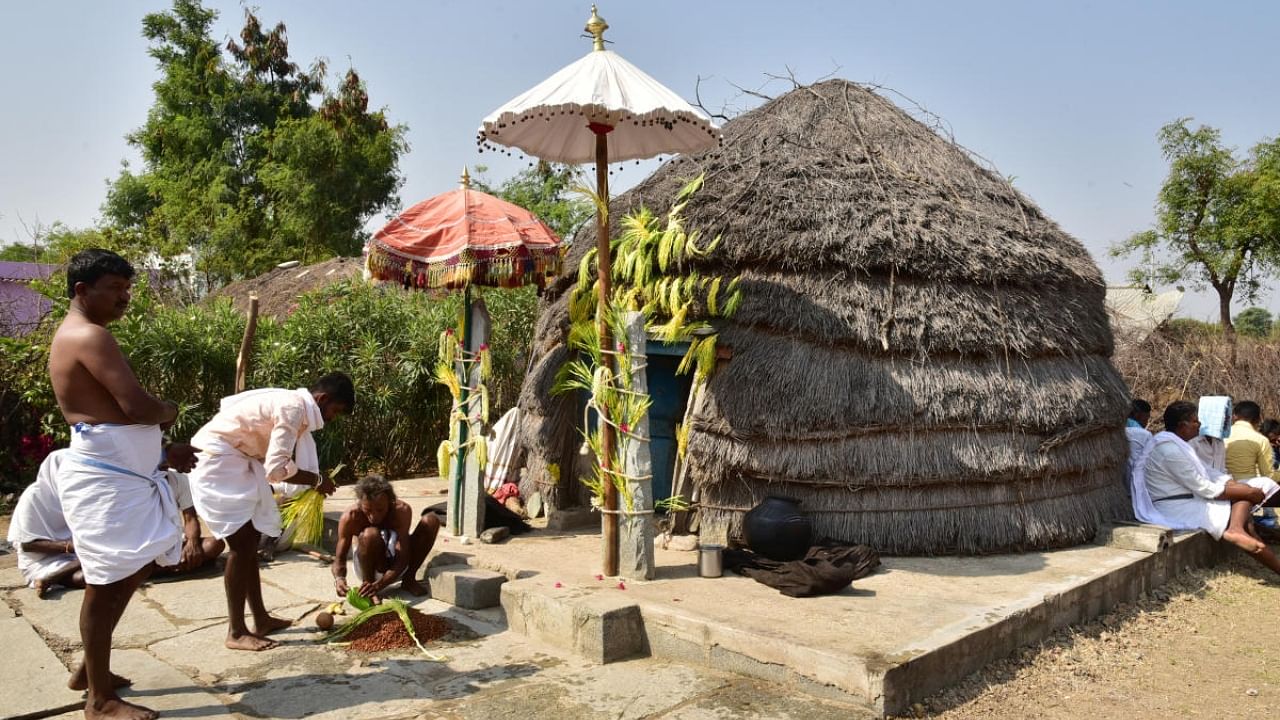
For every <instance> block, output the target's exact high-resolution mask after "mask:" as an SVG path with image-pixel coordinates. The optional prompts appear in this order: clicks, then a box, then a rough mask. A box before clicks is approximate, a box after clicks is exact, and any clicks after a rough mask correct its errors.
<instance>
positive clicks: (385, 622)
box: [343, 608, 453, 653]
mask: <svg viewBox="0 0 1280 720" xmlns="http://www.w3.org/2000/svg"><path fill="white" fill-rule="evenodd" d="M409 617H410V618H412V619H413V630H414V632H416V633H417V634H418V642H420V643H422V644H423V645H426V644H427V643H429V642H431V641H433V640H439V639H440V638H442V637H444V636H446V635H448V634H449V632H450V630H452V629H453V628H452V626H450V625H449V623H448V621H446V620H444V619H443V618H439V617H436V616H435V615H427V614H426V613H423V612H420V611H418V610H414V609H413V608H409ZM343 642H346V643H349V644H348V645H347V646H346V647H347V650H350V651H352V652H364V653H374V652H382V651H383V650H404V649H408V648H414V649H415V650H416V649H417V645H414V643H413V638H412V637H411V636H410V635H409V631H408V630H407V629H405V626H404V621H402V620H401V619H400V615H399V613H393V612H391V613H382V614H381V615H374V616H373V617H372V618H370V619H369V621H368V622H366V623H364V624H363V625H361V626H360V627H358V628H356V629H355V630H352V631H351V634H350V635H348V636H347V637H345V638H343Z"/></svg>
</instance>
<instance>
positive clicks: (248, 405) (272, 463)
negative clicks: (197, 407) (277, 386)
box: [191, 390, 307, 482]
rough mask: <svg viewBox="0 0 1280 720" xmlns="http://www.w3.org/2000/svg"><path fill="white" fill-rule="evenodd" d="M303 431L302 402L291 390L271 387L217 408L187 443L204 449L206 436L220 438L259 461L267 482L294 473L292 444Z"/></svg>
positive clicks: (303, 404) (287, 476) (278, 480)
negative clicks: (272, 388) (216, 412)
mask: <svg viewBox="0 0 1280 720" xmlns="http://www.w3.org/2000/svg"><path fill="white" fill-rule="evenodd" d="M306 431H307V406H306V401H305V400H303V399H302V397H301V396H299V395H298V393H296V392H294V391H293V390H275V391H272V392H264V393H259V394H256V395H253V396H250V397H247V398H245V399H243V400H241V401H239V402H237V403H236V404H234V405H232V406H231V407H228V408H224V409H222V410H220V411H218V414H217V415H214V416H213V419H212V420H210V421H209V422H207V423H205V426H204V427H202V428H200V431H199V432H197V433H196V434H195V437H193V438H191V444H192V445H195V446H196V447H198V448H206V447H207V446H208V444H209V438H213V439H216V440H220V441H222V443H224V444H226V445H229V446H231V447H233V448H235V449H236V450H238V451H239V452H240V453H242V454H244V455H246V456H248V457H251V458H254V459H256V460H259V461H261V462H262V467H263V468H264V469H265V470H266V473H267V482H280V481H281V480H284V479H285V478H289V477H293V476H294V475H295V474H296V473H297V472H298V466H297V465H296V464H295V463H294V461H293V447H294V445H296V444H297V443H298V437H299V436H300V435H301V434H302V433H304V432H306ZM202 440H203V442H202Z"/></svg>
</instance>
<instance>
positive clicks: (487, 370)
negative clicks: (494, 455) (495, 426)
mask: <svg viewBox="0 0 1280 720" xmlns="http://www.w3.org/2000/svg"><path fill="white" fill-rule="evenodd" d="M455 365H456V366H461V369H462V377H461V378H459V376H458V372H457V371H456V370H455V369H454V367H455ZM477 365H478V366H479V368H480V382H478V383H477V384H476V385H474V386H472V385H463V380H467V381H469V380H470V378H471V377H472V376H473V375H474V373H473V370H474V369H475V368H476V366H477ZM492 373H493V360H492V357H491V354H490V352H489V345H488V343H481V345H480V349H479V351H478V352H474V353H473V352H469V351H467V349H466V348H465V347H463V345H462V339H461V337H460V336H459V334H458V333H455V332H454V331H453V328H448V329H446V330H445V331H444V332H443V333H441V335H440V357H439V362H438V363H437V364H436V381H437V382H439V383H440V384H441V385H444V386H445V387H446V388H448V390H449V395H450V397H452V398H453V408H452V409H451V410H450V411H449V438H448V439H447V440H443V441H441V442H440V446H439V447H438V448H436V464H437V465H438V466H439V468H440V476H441V477H448V476H449V470H450V468H451V467H452V465H451V463H452V462H453V461H454V459H455V457H456V460H457V462H458V463H460V464H462V466H463V467H465V462H466V457H467V454H468V453H470V452H474V453H475V457H476V464H477V466H478V467H479V468H480V470H481V471H483V470H484V468H485V466H486V465H488V464H489V445H488V443H487V442H486V441H485V439H484V434H483V433H469V434H468V436H467V440H466V441H465V442H460V441H459V440H460V436H461V429H462V427H463V424H464V423H466V424H471V423H480V424H481V425H488V424H489V388H488V386H486V385H485V381H487V380H488V379H489V377H490V376H491V375H492ZM463 390H466V391H467V397H466V399H465V401H464V400H463V397H462V391H463Z"/></svg>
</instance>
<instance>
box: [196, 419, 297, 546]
mask: <svg viewBox="0 0 1280 720" xmlns="http://www.w3.org/2000/svg"><path fill="white" fill-rule="evenodd" d="M199 447H200V461H199V462H198V463H196V467H195V469H194V470H192V471H191V474H190V475H188V480H190V482H191V499H192V501H193V502H194V503H195V507H196V514H197V515H199V516H200V519H201V520H204V522H205V524H206V525H208V526H209V531H210V532H212V533H213V535H214V537H216V538H219V539H226V538H227V537H229V536H230V535H233V534H235V532H236V531H237V530H239V529H240V528H242V527H244V524H245V523H248V522H252V523H253V527H254V529H255V530H257V531H258V532H260V533H262V534H263V535H266V536H268V537H279V536H280V533H281V527H280V510H279V509H278V508H277V507H276V501H275V498H274V497H273V496H272V495H271V486H270V485H268V484H267V473H266V470H265V469H264V468H263V467H262V463H261V462H260V461H258V460H255V459H253V458H251V457H248V456H247V455H244V454H243V453H241V452H240V451H239V450H236V449H235V448H233V447H231V446H230V445H228V444H226V443H225V442H222V441H220V440H217V439H214V438H210V437H208V436H204V437H201V438H200V442H199Z"/></svg>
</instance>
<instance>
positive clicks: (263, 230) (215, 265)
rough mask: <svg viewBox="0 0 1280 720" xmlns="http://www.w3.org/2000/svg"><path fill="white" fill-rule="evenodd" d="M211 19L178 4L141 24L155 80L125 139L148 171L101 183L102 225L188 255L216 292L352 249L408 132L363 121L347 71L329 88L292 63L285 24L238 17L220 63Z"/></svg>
mask: <svg viewBox="0 0 1280 720" xmlns="http://www.w3.org/2000/svg"><path fill="white" fill-rule="evenodd" d="M216 17H217V13H216V12H214V11H213V10H209V9H206V8H204V7H202V6H201V5H200V2H199V0H174V3H173V8H172V9H171V10H170V11H168V12H159V13H152V14H150V15H147V16H146V17H145V18H144V19H143V22H142V27H143V35H144V36H145V37H146V38H147V39H148V40H149V41H150V43H151V47H150V51H149V52H150V54H151V56H152V57H153V58H155V60H156V63H157V65H158V66H159V69H160V72H161V78H160V80H159V81H157V82H156V83H155V85H154V86H153V87H154V91H155V102H154V104H153V105H152V107H151V110H150V112H149V113H148V116H147V121H146V123H145V124H144V125H143V126H142V127H141V128H139V129H138V130H136V131H134V132H133V133H132V134H130V135H129V137H128V140H129V143H130V144H131V145H133V146H135V147H137V148H138V149H139V151H140V152H141V154H142V160H143V165H144V168H143V170H142V172H139V173H134V172H132V171H131V170H130V169H129V168H128V167H127V166H126V167H125V168H123V169H122V171H121V173H120V175H119V176H118V177H117V178H116V179H115V180H114V181H113V182H112V183H111V184H110V187H109V190H108V195H107V200H106V203H105V205H104V206H103V212H104V215H105V218H106V220H107V222H108V223H109V224H110V226H111V227H113V228H115V229H116V230H117V231H119V232H122V233H128V234H130V235H132V236H133V237H134V238H135V239H136V241H137V244H138V245H140V246H143V247H146V248H148V249H151V250H154V251H156V252H158V253H159V254H160V255H162V256H165V257H172V256H175V255H180V254H183V253H187V252H190V253H191V254H192V258H193V259H194V262H195V264H196V267H197V269H198V270H200V271H201V272H203V273H205V274H206V276H207V277H208V279H209V280H210V281H211V282H212V283H213V284H218V283H221V282H226V281H229V280H233V279H236V278H240V277H246V276H252V275H256V274H258V273H260V272H263V271H265V270H267V269H269V268H271V267H272V266H273V265H275V264H276V263H279V262H282V261H285V260H292V259H297V260H302V261H304V262H314V261H317V260H321V259H323V258H326V257H330V256H333V255H335V254H337V255H354V254H356V253H358V252H359V250H360V247H361V246H362V244H363V242H364V240H365V239H366V233H365V232H364V230H363V228H364V223H365V221H366V220H368V218H370V217H371V216H372V215H374V214H375V213H377V212H379V211H383V210H389V209H394V207H395V206H396V205H397V204H398V202H399V199H398V198H397V197H396V192H397V191H398V190H399V188H400V185H401V183H402V179H401V178H400V176H399V174H398V170H397V169H398V164H399V159H400V156H401V154H402V153H404V152H405V150H406V149H407V147H408V146H407V144H406V143H405V140H404V134H405V128H404V126H402V125H396V126H391V125H389V124H388V122H387V119H386V115H385V113H384V112H383V111H382V110H377V111H373V112H370V110H369V108H368V104H369V98H368V94H367V93H366V92H365V89H364V85H363V83H362V82H361V80H360V77H359V75H357V74H356V71H355V70H348V71H347V73H346V75H345V77H344V78H343V79H342V81H341V82H340V83H339V84H338V85H337V86H336V87H334V88H326V87H325V83H324V78H325V72H326V68H325V65H324V63H323V62H316V63H313V64H312V66H311V67H310V68H308V69H305V70H304V69H302V68H301V67H299V66H298V65H297V64H295V63H294V62H293V61H291V60H290V58H289V46H288V39H287V36H286V29H285V26H284V23H278V24H276V25H275V26H274V27H272V28H270V29H267V28H265V27H264V26H263V25H262V23H261V22H260V21H259V19H258V18H257V16H256V15H255V14H254V12H253V11H252V10H246V12H245V24H244V28H243V30H242V31H241V32H240V37H239V39H238V40H231V41H229V42H227V44H226V47H225V53H224V51H223V49H222V48H221V47H219V45H218V44H217V43H215V42H214V40H213V38H212V37H211V35H210V32H211V27H212V24H213V21H214V20H215V18H216Z"/></svg>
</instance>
